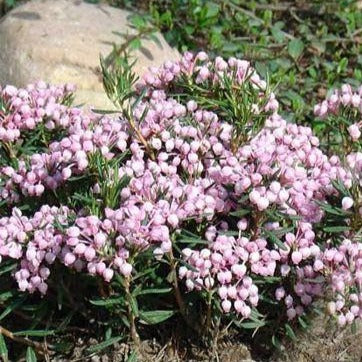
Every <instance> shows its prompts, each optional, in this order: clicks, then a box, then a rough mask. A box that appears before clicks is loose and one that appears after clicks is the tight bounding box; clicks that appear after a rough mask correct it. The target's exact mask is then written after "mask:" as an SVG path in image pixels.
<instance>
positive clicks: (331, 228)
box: [323, 226, 351, 233]
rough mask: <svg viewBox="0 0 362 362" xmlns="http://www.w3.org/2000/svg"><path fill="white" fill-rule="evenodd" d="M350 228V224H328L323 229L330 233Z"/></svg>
mask: <svg viewBox="0 0 362 362" xmlns="http://www.w3.org/2000/svg"><path fill="white" fill-rule="evenodd" d="M349 230H351V228H350V227H349V226H327V227H325V228H323V231H325V232H328V233H341V232H344V231H349Z"/></svg>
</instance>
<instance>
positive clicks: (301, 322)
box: [298, 316, 308, 329]
mask: <svg viewBox="0 0 362 362" xmlns="http://www.w3.org/2000/svg"><path fill="white" fill-rule="evenodd" d="M298 321H299V324H300V325H301V326H302V328H304V329H307V328H308V325H307V323H305V321H304V320H303V318H302V317H300V316H299V317H298Z"/></svg>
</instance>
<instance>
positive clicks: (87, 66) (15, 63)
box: [0, 0, 179, 108]
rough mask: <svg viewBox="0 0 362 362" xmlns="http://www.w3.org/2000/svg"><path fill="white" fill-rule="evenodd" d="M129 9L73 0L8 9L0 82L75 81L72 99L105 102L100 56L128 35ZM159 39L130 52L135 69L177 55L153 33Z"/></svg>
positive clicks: (41, 0) (0, 39)
mask: <svg viewBox="0 0 362 362" xmlns="http://www.w3.org/2000/svg"><path fill="white" fill-rule="evenodd" d="M130 14H131V13H130V12H128V11H125V10H120V9H117V8H114V7H110V6H108V5H105V4H98V5H93V4H88V3H85V2H83V1H76V0H56V1H54V0H33V1H30V2H27V3H25V4H24V5H22V6H19V7H17V8H16V9H14V10H12V11H11V12H10V13H9V14H7V16H5V17H4V18H3V19H2V20H1V22H0V84H13V85H16V86H25V85H26V84H28V83H31V82H34V81H37V80H40V79H41V80H44V81H47V82H51V83H55V84H58V83H67V82H69V83H73V84H76V85H77V88H78V92H77V98H76V103H87V104H90V105H93V106H95V107H98V108H104V107H109V106H110V102H109V101H108V99H107V97H106V96H105V94H104V92H103V86H102V82H101V77H100V73H99V55H100V54H102V55H103V56H106V55H108V54H109V53H110V51H111V50H112V45H113V44H114V43H116V44H122V43H123V42H124V38H122V37H121V36H119V35H117V34H115V33H114V32H118V33H122V34H128V35H132V34H134V33H135V30H134V29H132V28H130V25H129V22H128V20H127V17H128V16H129V15H130ZM158 38H159V40H160V44H157V43H156V42H154V41H151V40H143V41H142V48H141V49H140V50H137V51H135V52H134V56H135V58H136V59H137V63H136V66H135V72H136V73H137V74H138V75H141V74H143V72H144V71H145V70H147V68H148V67H149V66H159V65H160V64H162V63H163V62H164V61H166V60H173V59H177V58H178V56H179V53H178V52H177V51H176V50H174V49H173V48H171V47H170V46H169V45H168V44H167V43H166V41H165V39H164V38H163V37H162V36H161V35H160V34H158Z"/></svg>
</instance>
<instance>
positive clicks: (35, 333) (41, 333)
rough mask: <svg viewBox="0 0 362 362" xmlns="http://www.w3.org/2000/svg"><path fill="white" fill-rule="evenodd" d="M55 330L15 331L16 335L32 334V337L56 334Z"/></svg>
mask: <svg viewBox="0 0 362 362" xmlns="http://www.w3.org/2000/svg"><path fill="white" fill-rule="evenodd" d="M54 332H55V331H54V330H50V331H47V330H24V331H19V332H14V333H13V334H14V336H30V337H45V336H51V335H54Z"/></svg>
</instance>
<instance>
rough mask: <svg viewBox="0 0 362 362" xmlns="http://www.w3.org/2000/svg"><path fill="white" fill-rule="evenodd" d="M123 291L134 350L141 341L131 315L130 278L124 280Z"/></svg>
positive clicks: (133, 316)
mask: <svg viewBox="0 0 362 362" xmlns="http://www.w3.org/2000/svg"><path fill="white" fill-rule="evenodd" d="M124 285H125V290H126V299H127V312H128V321H129V325H130V330H131V338H132V341H133V343H134V345H135V346H136V348H139V347H140V344H141V340H140V337H139V335H138V332H137V328H136V323H135V319H136V318H135V315H134V314H133V310H132V294H131V292H130V288H129V286H130V278H129V277H126V278H125V282H124Z"/></svg>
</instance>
